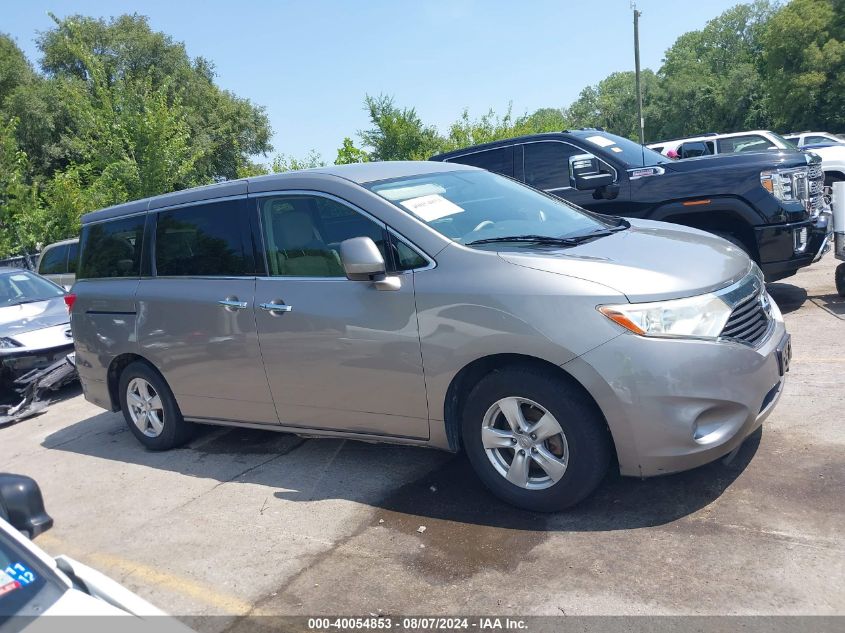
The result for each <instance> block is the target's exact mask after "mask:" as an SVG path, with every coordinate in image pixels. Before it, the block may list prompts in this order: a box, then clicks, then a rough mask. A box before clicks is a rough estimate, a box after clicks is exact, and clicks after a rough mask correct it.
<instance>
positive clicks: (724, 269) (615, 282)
mask: <svg viewBox="0 0 845 633" xmlns="http://www.w3.org/2000/svg"><path fill="white" fill-rule="evenodd" d="M630 223H631V228H629V229H627V230H625V231H619V232H618V233H614V234H612V235H608V236H607V237H602V238H599V239H596V240H593V241H592V242H588V243H586V244H581V245H579V246H576V247H572V248H555V247H548V246H536V247H530V248H526V247H523V246H515V247H513V248H512V249H509V250H502V249H499V257H501V258H502V259H504V260H505V261H506V262H508V263H511V264H515V265H517V266H525V267H526V268H534V269H536V270H544V271H547V272H550V273H554V274H557V275H566V276H569V277H577V278H579V279H585V280H587V281H592V282H595V283H599V284H602V285H604V286H608V287H609V288H613V289H614V290H616V291H617V292H620V293H622V294H624V295H625V296H626V297H627V298H628V300H629V301H630V302H632V303H638V302H643V301H660V300H663V299H676V298H680V297H690V296H693V295H698V294H703V293H706V292H712V291H714V290H718V289H720V288H724V287H725V286H729V285H731V284H733V283H735V282H737V281H739V280H740V279H742V278H743V277H744V276H745V275H747V274H748V272H749V271H750V270H751V267H752V263H751V260H750V259H749V258H748V256H747V255H746V254H745V253H744V252H742V251H741V250H740V249H739V248H737V247H736V246H734V245H733V244H731V243H730V242H727V241H725V240H723V239H721V238H719V237H716V236H715V235H711V234H710V233H705V232H703V231H699V230H697V229H691V228H688V227H685V226H680V225H677V224H668V223H666V222H653V221H650V220H630Z"/></svg>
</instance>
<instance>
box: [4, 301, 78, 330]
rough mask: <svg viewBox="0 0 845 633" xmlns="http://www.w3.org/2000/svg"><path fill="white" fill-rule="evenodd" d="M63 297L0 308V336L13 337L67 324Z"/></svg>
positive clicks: (68, 318) (67, 319)
mask: <svg viewBox="0 0 845 633" xmlns="http://www.w3.org/2000/svg"><path fill="white" fill-rule="evenodd" d="M69 321H70V317H69V316H68V313H67V307H66V306H65V299H64V297H54V298H52V299H47V300H46V301H35V302H33V303H22V304H20V305H14V306H3V307H0V336H14V335H15V334H22V333H24V332H32V331H33V330H40V329H42V328H45V327H52V326H54V325H62V324H64V323H68V322H69Z"/></svg>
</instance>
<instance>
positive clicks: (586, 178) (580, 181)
mask: <svg viewBox="0 0 845 633" xmlns="http://www.w3.org/2000/svg"><path fill="white" fill-rule="evenodd" d="M611 184H613V174H607V173H601V174H575V188H576V189H578V190H579V191H589V190H590V189H598V188H599V187H606V186H607V185H611Z"/></svg>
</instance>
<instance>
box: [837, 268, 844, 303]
mask: <svg viewBox="0 0 845 633" xmlns="http://www.w3.org/2000/svg"><path fill="white" fill-rule="evenodd" d="M835 277H836V292H838V293H839V296H840V297H845V264H839V266H837V267H836V276H835Z"/></svg>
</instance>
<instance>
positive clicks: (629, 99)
mask: <svg viewBox="0 0 845 633" xmlns="http://www.w3.org/2000/svg"><path fill="white" fill-rule="evenodd" d="M640 84H641V88H642V91H643V118H644V119H645V120H646V124H647V126H649V127H647V130H646V131H647V132H649V131H650V127H651V125H652V122H653V120H654V119H653V116H652V109H651V108H650V106H651V103H652V102H653V101H654V100H655V99H654V97H655V95H656V94H657V92H658V90H659V86H658V80H657V77H656V76H655V74H654V73H653V72H652V71H651V70H649V69H645V70H643V71H642V72H641V73H640ZM566 114H567V117H568V119H569V120H570V121H571V125H572V127H576V128H579V127H600V128H603V129H605V130H607V131H608V132H612V133H614V134H619V135H620V136H626V137H628V138H631V139H635V140H636V139H639V136H640V132H639V124H638V122H637V90H636V77H635V75H634V73H633V72H632V71H625V72H618V73H613V74H611V75H609V76H607V77H606V78H605V79H602V80H601V81H600V82H599V83H598V84H596V85H595V86H587V87H586V88H584V89H583V90H582V91H581V94H580V95H579V96H578V99H577V100H576V101H575V102H574V103H573V104H572V105H571V106H569V108H568V109H567V111H566Z"/></svg>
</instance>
